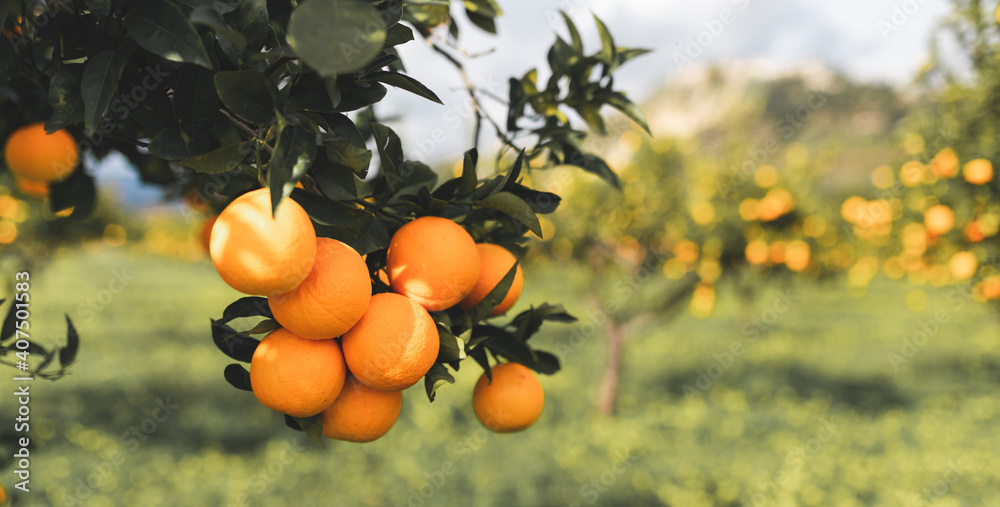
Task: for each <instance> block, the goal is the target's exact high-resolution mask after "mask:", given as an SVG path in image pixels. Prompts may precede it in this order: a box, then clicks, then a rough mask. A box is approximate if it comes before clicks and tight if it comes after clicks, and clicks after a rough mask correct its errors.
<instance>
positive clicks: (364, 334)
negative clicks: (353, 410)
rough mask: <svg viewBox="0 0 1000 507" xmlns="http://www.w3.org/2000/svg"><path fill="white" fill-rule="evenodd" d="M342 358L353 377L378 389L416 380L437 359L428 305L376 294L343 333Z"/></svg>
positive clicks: (435, 335)
mask: <svg viewBox="0 0 1000 507" xmlns="http://www.w3.org/2000/svg"><path fill="white" fill-rule="evenodd" d="M342 340H343V343H344V359H345V360H346V361H347V367H348V368H349V369H350V370H351V372H352V373H353V374H354V376H355V377H357V378H358V380H360V381H361V382H363V383H364V384H365V385H367V386H368V387H371V388H374V389H378V390H379V391H401V390H403V389H406V388H407V387H410V386H412V385H413V384H416V383H417V382H418V381H419V380H420V379H421V378H422V377H423V376H424V375H426V374H427V370H430V369H431V366H433V365H434V361H436V360H437V355H438V349H439V348H440V347H441V342H440V337H439V336H438V331H437V325H436V324H435V323H434V320H433V319H431V316H430V314H429V313H427V310H425V309H424V308H423V307H422V306H420V305H418V304H417V303H415V302H414V301H412V300H411V299H409V298H407V297H405V296H400V295H399V294H395V293H392V292H385V293H382V294H375V295H374V296H372V298H371V301H370V302H369V303H368V311H366V312H365V315H364V317H361V320H360V321H359V322H358V323H357V324H356V325H355V326H354V327H352V328H351V329H350V330H348V331H347V332H346V333H344V336H343V338H342Z"/></svg>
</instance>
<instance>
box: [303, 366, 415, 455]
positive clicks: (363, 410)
mask: <svg viewBox="0 0 1000 507" xmlns="http://www.w3.org/2000/svg"><path fill="white" fill-rule="evenodd" d="M402 409H403V393H402V392H400V391H378V390H375V389H372V388H370V387H368V386H366V385H364V384H362V383H361V382H359V381H358V379H356V378H354V375H350V374H348V375H347V381H346V382H344V390H343V391H341V392H340V396H338V397H337V400H336V401H334V402H333V405H330V408H327V409H326V410H324V411H323V434H324V435H326V436H327V437H330V438H332V439H334V440H346V441H348V442H371V441H372V440H376V439H378V438H379V437H381V436H382V435H385V434H386V433H388V432H389V430H391V429H392V426H393V425H394V424H396V419H399V412H400V410H402Z"/></svg>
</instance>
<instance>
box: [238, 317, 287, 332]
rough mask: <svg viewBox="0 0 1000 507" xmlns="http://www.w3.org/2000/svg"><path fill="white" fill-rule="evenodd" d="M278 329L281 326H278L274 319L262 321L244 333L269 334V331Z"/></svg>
mask: <svg viewBox="0 0 1000 507" xmlns="http://www.w3.org/2000/svg"><path fill="white" fill-rule="evenodd" d="M279 328H281V324H279V323H278V321H276V320H274V319H267V320H262V321H260V322H258V323H257V325H256V326H254V327H253V328H252V329H250V330H249V331H247V332H246V333H247V334H267V333H270V332H271V331H274V330H275V329H279Z"/></svg>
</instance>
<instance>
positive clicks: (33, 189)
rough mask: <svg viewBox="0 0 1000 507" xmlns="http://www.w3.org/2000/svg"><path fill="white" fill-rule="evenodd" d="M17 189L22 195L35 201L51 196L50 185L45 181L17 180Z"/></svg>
mask: <svg viewBox="0 0 1000 507" xmlns="http://www.w3.org/2000/svg"><path fill="white" fill-rule="evenodd" d="M17 189H18V190H20V191H21V193H22V194H24V195H26V196H28V197H34V198H35V199H44V198H46V197H48V196H49V184H48V183H47V182H44V181H37V180H28V179H24V178H17Z"/></svg>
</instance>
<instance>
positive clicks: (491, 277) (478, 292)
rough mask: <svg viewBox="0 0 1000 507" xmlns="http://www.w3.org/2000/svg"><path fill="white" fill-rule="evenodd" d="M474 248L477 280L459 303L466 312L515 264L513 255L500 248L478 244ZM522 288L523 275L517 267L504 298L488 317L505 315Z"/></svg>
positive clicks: (487, 244) (515, 260) (519, 267)
mask: <svg viewBox="0 0 1000 507" xmlns="http://www.w3.org/2000/svg"><path fill="white" fill-rule="evenodd" d="M476 248H477V249H478V250H479V280H478V281H477V282H476V286H475V287H474V288H473V289H472V292H470V293H469V295H468V296H465V299H463V300H462V301H461V303H459V304H460V305H461V306H462V308H464V309H466V310H468V309H470V308H472V307H473V306H476V305H477V304H478V303H479V302H480V301H482V300H483V298H485V297H486V295H487V294H489V293H490V291H491V290H493V287H496V285H497V284H498V283H500V280H502V279H503V277H504V275H506V274H507V272H508V271H510V268H511V267H513V266H514V263H515V262H517V259H516V258H514V255H513V254H511V253H510V252H508V251H507V249H506V248H504V247H502V246H499V245H491V244H489V243H480V244H478V245H476ZM523 286H524V273H522V272H521V266H520V265H518V266H517V269H516V270H515V271H514V281H513V283H512V284H511V286H510V289H508V290H507V295H506V296H504V298H503V300H502V301H500V304H499V305H497V307H496V308H495V309H494V310H493V312H492V313H490V317H496V316H497V315H503V314H504V313H507V310H510V307H512V306H514V303H515V302H517V298H518V297H519V296H520V295H521V288H522V287H523Z"/></svg>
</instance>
